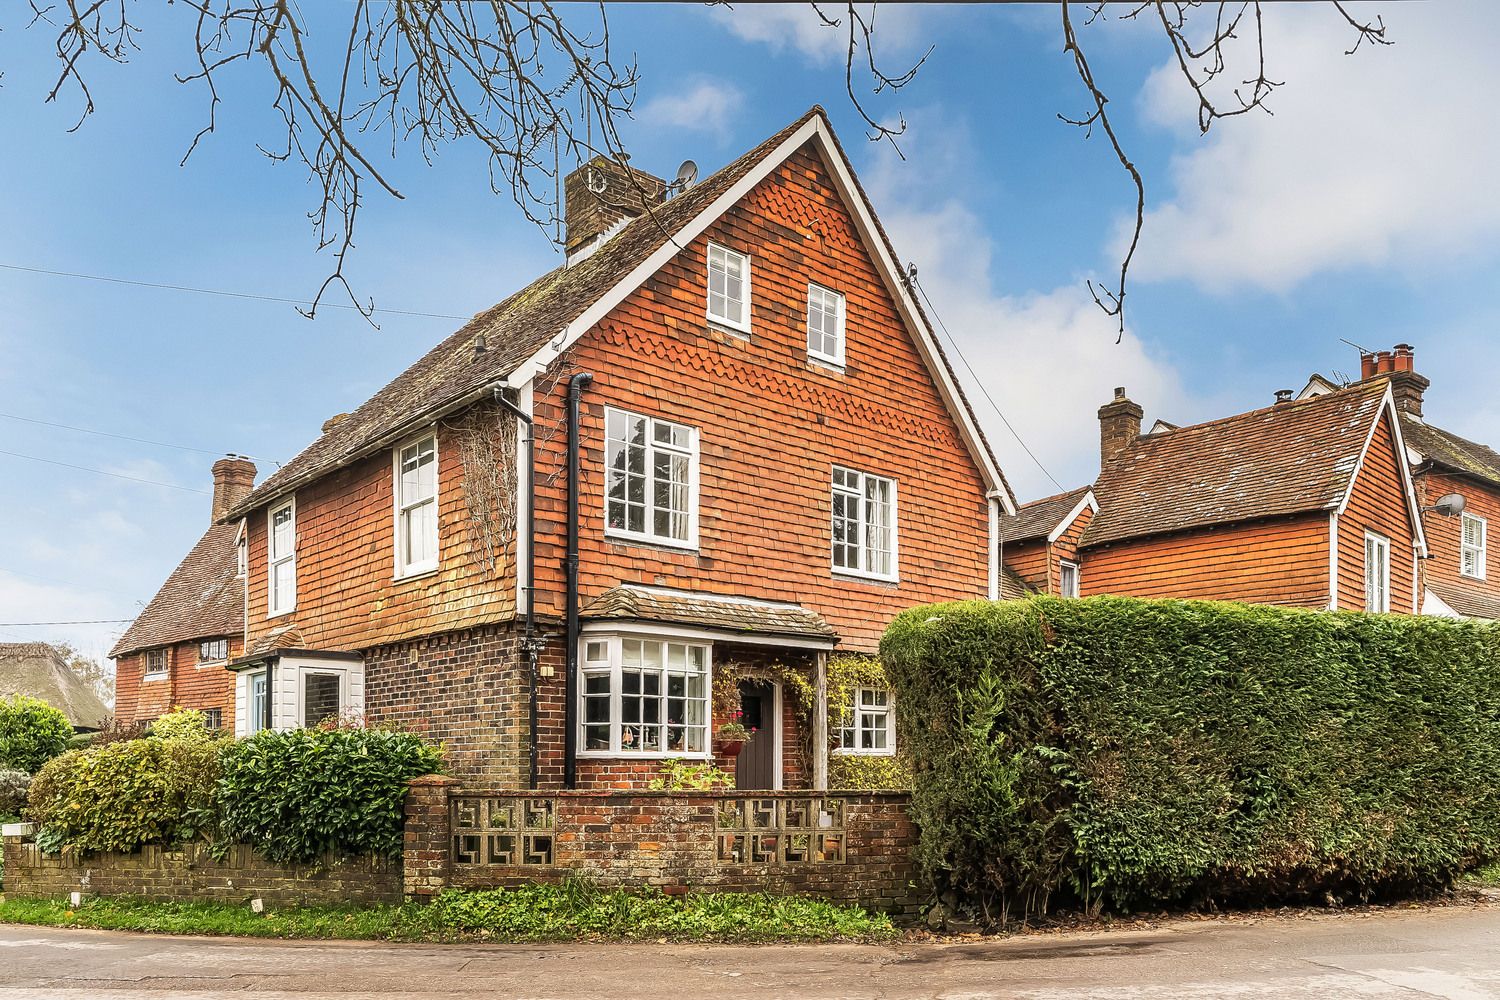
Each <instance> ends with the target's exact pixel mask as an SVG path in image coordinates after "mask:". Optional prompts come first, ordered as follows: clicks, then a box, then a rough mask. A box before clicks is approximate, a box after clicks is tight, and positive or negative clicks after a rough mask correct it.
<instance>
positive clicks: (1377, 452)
mask: <svg viewBox="0 0 1500 1000" xmlns="http://www.w3.org/2000/svg"><path fill="white" fill-rule="evenodd" d="M1402 461H1404V458H1398V457H1397V455H1396V448H1395V438H1394V436H1393V435H1392V434H1391V428H1390V417H1389V416H1382V417H1381V418H1380V423H1379V424H1378V425H1377V426H1376V428H1375V435H1374V437H1373V438H1372V439H1371V440H1370V447H1369V450H1368V451H1367V452H1366V454H1365V460H1364V464H1363V465H1362V466H1361V467H1360V472H1359V475H1358V476H1357V477H1356V478H1355V480H1354V488H1353V490H1352V491H1351V493H1350V498H1349V506H1348V507H1347V508H1345V510H1344V512H1343V513H1342V514H1340V515H1339V565H1338V575H1339V607H1340V608H1343V609H1344V610H1347V611H1363V610H1364V609H1365V531H1366V529H1368V530H1371V531H1374V532H1377V533H1378V534H1381V535H1384V536H1386V537H1387V538H1389V539H1390V540H1391V549H1390V560H1391V610H1392V611H1398V612H1405V613H1408V614H1410V613H1414V612H1415V611H1416V609H1417V597H1418V595H1417V570H1416V562H1415V559H1416V555H1415V551H1416V546H1415V540H1414V538H1413V535H1412V529H1411V522H1410V517H1409V515H1408V513H1407V507H1406V500H1405V498H1404V496H1403V494H1402V484H1401V466H1400V464H1399V463H1400V462H1402Z"/></svg>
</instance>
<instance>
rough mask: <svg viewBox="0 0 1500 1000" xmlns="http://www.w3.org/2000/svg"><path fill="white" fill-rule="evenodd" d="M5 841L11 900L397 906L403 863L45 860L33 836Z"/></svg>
mask: <svg viewBox="0 0 1500 1000" xmlns="http://www.w3.org/2000/svg"><path fill="white" fill-rule="evenodd" d="M4 840H5V892H6V894H7V895H11V896H41V897H58V896H67V895H68V894H69V893H73V892H83V893H86V894H89V895H97V896H123V895H128V896H144V897H146V898H147V899H152V900H158V901H161V902H188V901H193V900H199V901H202V900H215V901H220V902H230V903H240V902H245V901H246V900H250V899H256V898H259V899H264V900H265V901H266V902H267V903H270V904H272V905H287V904H292V903H297V904H309V903H393V902H399V901H400V900H401V864H400V862H399V861H390V860H385V859H380V858H354V859H350V858H343V859H340V858H334V857H330V858H326V859H324V860H323V861H320V862H318V863H316V864H310V865H283V864H276V863H274V862H271V861H267V860H266V859H265V858H263V857H261V856H260V855H258V854H256V853H255V852H254V851H252V850H251V849H250V848H248V847H243V846H240V847H233V848H230V850H229V854H228V856H227V857H226V858H225V859H224V860H223V861H216V860H214V858H213V857H211V856H210V855H209V853H208V850H207V848H206V847H205V846H204V845H202V844H187V845H184V846H182V847H179V848H172V849H168V848H162V847H143V848H141V850H139V851H137V852H136V853H134V854H116V853H112V852H104V853H97V854H89V855H87V856H80V855H79V854H78V852H76V851H72V850H64V851H63V852H62V853H61V854H55V855H46V854H43V853H42V852H41V851H40V850H39V849H38V848H37V846H36V844H34V843H32V842H31V840H30V838H28V837H20V836H7V837H5V838H4Z"/></svg>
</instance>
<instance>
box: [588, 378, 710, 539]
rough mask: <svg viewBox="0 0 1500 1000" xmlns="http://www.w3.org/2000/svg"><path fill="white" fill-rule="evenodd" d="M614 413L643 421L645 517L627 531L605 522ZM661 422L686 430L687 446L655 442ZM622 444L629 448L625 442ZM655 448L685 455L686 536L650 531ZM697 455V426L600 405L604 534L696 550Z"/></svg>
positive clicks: (653, 523) (652, 518) (654, 505)
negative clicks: (641, 523) (641, 528)
mask: <svg viewBox="0 0 1500 1000" xmlns="http://www.w3.org/2000/svg"><path fill="white" fill-rule="evenodd" d="M616 414H618V415H619V416H621V417H623V418H624V419H626V420H630V419H636V420H644V421H646V443H645V449H646V465H645V469H646V518H645V526H646V530H645V531H631V530H629V529H628V528H615V527H611V526H610V523H609V504H610V496H609V490H610V476H611V475H612V469H613V465H612V463H611V461H610V441H611V438H610V436H609V425H610V419H611V417H612V416H613V415H616ZM658 424H664V425H667V426H670V427H674V428H680V429H682V430H685V431H687V432H688V446H687V448H686V449H682V448H678V447H676V446H674V445H666V444H659V443H658V442H657V440H656V426H657V425H658ZM626 447H629V446H628V445H626ZM658 448H660V449H662V450H663V451H665V452H667V453H669V454H673V455H685V456H686V457H687V460H688V483H687V486H688V497H687V537H686V538H672V537H671V536H669V535H658V534H655V533H654V530H653V529H654V526H655V524H656V510H657V507H656V490H655V488H654V487H655V478H654V475H653V470H654V469H655V467H656V453H657V450H658ZM698 457H699V433H698V428H696V427H692V426H689V425H688V424H683V423H678V422H677V421H675V420H665V419H660V418H657V417H653V416H650V415H648V414H645V413H637V412H635V411H634V410H627V409H624V408H623V407H618V406H606V407H605V408H604V497H603V499H604V536H605V537H606V538H613V539H623V540H625V541H630V542H644V543H645V544H647V545H666V546H670V547H672V548H678V549H696V548H697V547H698Z"/></svg>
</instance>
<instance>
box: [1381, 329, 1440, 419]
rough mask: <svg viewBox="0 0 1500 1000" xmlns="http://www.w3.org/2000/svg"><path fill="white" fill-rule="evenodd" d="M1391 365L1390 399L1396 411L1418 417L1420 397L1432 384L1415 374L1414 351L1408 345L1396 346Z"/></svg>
mask: <svg viewBox="0 0 1500 1000" xmlns="http://www.w3.org/2000/svg"><path fill="white" fill-rule="evenodd" d="M1391 363H1392V371H1391V398H1392V399H1394V400H1395V401H1396V409H1397V410H1399V411H1401V412H1402V413H1409V414H1411V415H1412V416H1414V417H1420V416H1421V415H1422V396H1423V394H1424V393H1426V392H1427V387H1428V386H1430V385H1431V384H1432V382H1431V381H1429V380H1428V379H1427V378H1426V377H1425V376H1423V375H1421V374H1419V373H1418V372H1417V370H1416V364H1417V357H1416V350H1415V349H1414V348H1413V347H1412V346H1411V345H1410V344H1397V345H1396V349H1395V351H1394V352H1393V354H1392V358H1391Z"/></svg>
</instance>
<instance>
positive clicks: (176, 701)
mask: <svg viewBox="0 0 1500 1000" xmlns="http://www.w3.org/2000/svg"><path fill="white" fill-rule="evenodd" d="M243 648H244V642H243V640H242V639H241V637H239V636H230V637H229V657H230V659H233V658H234V657H236V656H238V655H239V654H240V652H241V650H242V649H243ZM167 663H168V665H169V670H168V673H167V676H166V677H161V678H156V677H153V678H151V679H149V680H148V679H146V678H145V664H146V654H145V653H144V652H140V653H131V654H130V655H129V656H122V657H120V658H119V659H118V660H116V661H115V720H116V722H117V723H118V724H120V725H126V726H128V725H133V724H135V723H137V722H149V721H150V720H152V719H155V718H157V717H158V716H161V715H165V714H166V713H168V712H170V711H172V709H174V708H196V709H198V710H199V711H206V710H208V709H212V708H217V709H219V711H220V712H221V718H222V720H223V725H224V726H225V727H226V728H229V729H233V728H234V675H233V674H231V673H230V672H229V671H227V670H225V669H224V664H223V662H222V661H221V662H216V663H212V664H208V665H205V666H199V665H198V641H197V640H196V639H195V640H193V641H192V642H180V643H177V644H176V645H174V646H171V647H168V651H167Z"/></svg>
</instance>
